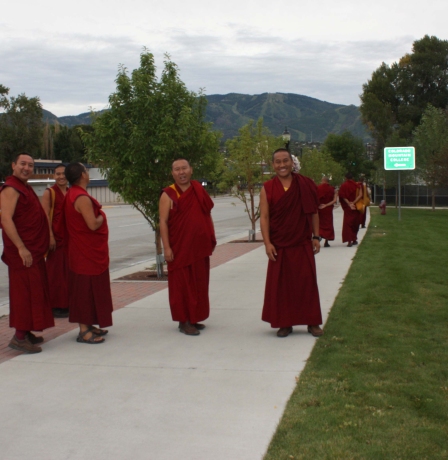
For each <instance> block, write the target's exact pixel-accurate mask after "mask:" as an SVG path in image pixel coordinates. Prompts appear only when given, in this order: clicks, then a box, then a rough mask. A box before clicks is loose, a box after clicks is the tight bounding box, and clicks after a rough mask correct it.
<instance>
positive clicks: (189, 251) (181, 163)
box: [159, 159, 216, 336]
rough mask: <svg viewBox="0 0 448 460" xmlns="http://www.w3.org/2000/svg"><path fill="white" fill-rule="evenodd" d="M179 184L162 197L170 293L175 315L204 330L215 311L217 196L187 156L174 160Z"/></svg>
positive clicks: (186, 328) (191, 329) (186, 327)
mask: <svg viewBox="0 0 448 460" xmlns="http://www.w3.org/2000/svg"><path fill="white" fill-rule="evenodd" d="M171 173H172V176H173V178H174V184H172V185H170V186H169V187H166V188H165V189H164V190H163V193H162V195H161V197H160V203H159V212H160V233H161V236H162V242H163V251H164V256H165V260H166V261H167V263H168V295H169V302H170V308H171V316H172V318H173V321H179V330H180V332H183V333H184V334H186V335H193V336H195V335H199V331H200V330H202V329H204V328H205V325H204V324H201V323H200V321H204V320H205V319H207V318H208V317H209V314H210V302H209V297H208V286H209V279H210V256H211V255H212V252H213V250H214V248H215V246H216V238H215V229H214V227H213V221H212V216H211V210H212V208H213V201H212V199H211V198H210V197H209V195H208V193H207V192H206V191H205V190H204V188H203V187H202V185H201V184H200V183H199V182H197V181H195V180H191V175H192V174H193V169H192V167H191V166H190V163H189V162H188V161H187V160H185V159H179V160H176V161H174V162H173V165H172V170H171Z"/></svg>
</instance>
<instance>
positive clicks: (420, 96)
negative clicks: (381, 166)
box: [360, 35, 448, 158]
mask: <svg viewBox="0 0 448 460" xmlns="http://www.w3.org/2000/svg"><path fill="white" fill-rule="evenodd" d="M447 56H448V41H447V40H440V39H438V38H437V37H434V36H431V37H430V36H428V35H425V36H424V37H423V38H422V39H420V40H416V41H415V42H414V44H413V47H412V53H411V54H406V55H404V56H403V57H402V58H401V59H400V60H399V62H395V63H393V64H392V65H391V66H388V65H387V64H385V63H382V64H381V66H380V67H379V68H378V69H377V70H375V72H373V74H372V78H371V79H370V80H368V82H367V83H365V84H364V85H363V92H362V94H361V96H360V97H361V106H360V111H361V114H362V118H363V121H364V123H365V124H366V125H367V126H368V128H369V129H370V131H371V133H372V136H373V137H374V139H375V142H376V146H377V156H378V158H379V157H381V155H382V152H383V148H384V147H385V146H387V145H388V139H389V138H390V137H391V136H393V135H396V134H394V129H393V127H394V125H397V126H398V131H399V136H400V137H401V138H403V139H406V143H407V144H408V145H409V144H410V142H411V140H412V133H413V130H414V129H415V128H416V127H417V126H418V125H419V123H420V119H421V117H422V115H423V112H424V111H425V109H426V107H427V105H428V104H432V105H433V106H434V107H436V108H445V107H446V106H447V105H448V59H447Z"/></svg>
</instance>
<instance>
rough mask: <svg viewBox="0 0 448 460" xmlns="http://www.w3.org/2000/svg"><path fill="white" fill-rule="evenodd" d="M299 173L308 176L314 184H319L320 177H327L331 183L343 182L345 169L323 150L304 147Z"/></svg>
mask: <svg viewBox="0 0 448 460" xmlns="http://www.w3.org/2000/svg"><path fill="white" fill-rule="evenodd" d="M301 166H302V167H301V169H300V174H303V175H304V176H307V177H310V178H311V179H313V181H314V182H315V183H316V184H318V185H319V184H320V182H321V180H322V177H323V176H326V177H328V178H329V179H330V180H331V181H332V183H334V184H341V183H342V182H344V174H345V172H346V171H345V170H344V168H343V166H342V165H341V164H340V163H338V162H337V161H335V160H334V159H333V157H332V156H331V155H330V154H329V153H328V152H327V151H325V150H320V151H319V150H317V149H312V150H311V149H306V150H305V151H304V152H303V154H302V158H301Z"/></svg>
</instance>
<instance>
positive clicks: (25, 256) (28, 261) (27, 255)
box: [19, 246, 33, 267]
mask: <svg viewBox="0 0 448 460" xmlns="http://www.w3.org/2000/svg"><path fill="white" fill-rule="evenodd" d="M19 256H20V258H21V259H22V262H23V265H25V267H31V265H32V264H33V256H32V255H31V252H30V251H28V249H27V248H26V247H25V246H22V247H20V248H19Z"/></svg>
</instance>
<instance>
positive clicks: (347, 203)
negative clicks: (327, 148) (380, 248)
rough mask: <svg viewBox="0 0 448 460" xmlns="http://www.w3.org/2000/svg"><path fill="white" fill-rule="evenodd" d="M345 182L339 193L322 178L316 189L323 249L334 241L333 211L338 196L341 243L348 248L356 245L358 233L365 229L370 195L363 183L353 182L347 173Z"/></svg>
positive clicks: (351, 176)
mask: <svg viewBox="0 0 448 460" xmlns="http://www.w3.org/2000/svg"><path fill="white" fill-rule="evenodd" d="M345 179H346V180H345V182H344V183H343V184H342V185H341V187H340V189H339V192H338V191H337V190H336V189H335V187H332V186H331V185H330V184H329V181H328V178H327V177H323V178H322V181H321V183H320V185H319V186H318V188H317V191H318V197H319V234H320V236H321V237H322V238H324V239H325V244H324V246H325V247H330V244H329V243H328V241H333V240H334V226H333V209H334V205H335V203H336V202H337V199H338V196H339V201H340V203H341V206H342V209H343V211H344V220H343V223H342V242H343V243H347V246H348V247H351V246H355V245H357V244H358V231H359V229H360V228H365V226H366V217H367V207H368V206H369V205H370V194H369V191H368V188H367V185H366V183H365V182H355V181H354V180H353V175H352V174H351V173H347V174H346V175H345Z"/></svg>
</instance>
